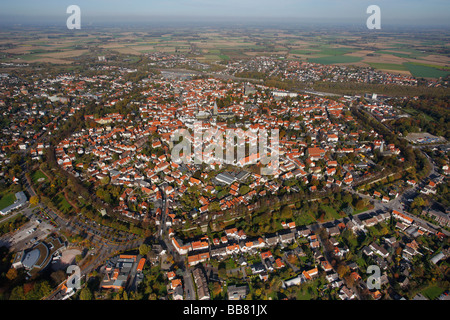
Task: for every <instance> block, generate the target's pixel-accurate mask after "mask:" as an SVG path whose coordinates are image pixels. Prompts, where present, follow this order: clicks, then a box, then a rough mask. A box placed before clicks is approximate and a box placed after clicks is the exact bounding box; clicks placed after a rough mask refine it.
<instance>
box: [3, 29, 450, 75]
mask: <svg viewBox="0 0 450 320" xmlns="http://www.w3.org/2000/svg"><path fill="white" fill-rule="evenodd" d="M445 43H447V42H446V41H445V39H440V35H438V34H437V35H434V34H433V36H432V37H425V36H424V37H420V38H418V39H415V38H414V37H411V36H409V35H408V34H407V33H405V34H400V35H398V34H390V33H386V34H383V33H381V34H380V35H377V37H372V36H370V35H368V34H367V33H364V32H360V33H358V32H347V33H346V32H343V33H342V32H341V33H339V34H338V33H336V34H331V33H329V32H327V33H325V34H324V33H323V32H318V31H317V32H312V31H301V30H283V29H261V28H250V27H248V28H244V29H242V30H236V29H232V30H227V29H225V30H222V29H216V28H199V29H192V30H190V31H186V30H183V29H173V30H172V29H171V30H164V31H159V30H157V29H156V30H152V29H150V30H149V29H142V30H139V29H138V30H135V31H133V32H131V31H120V30H114V29H113V30H106V29H98V30H96V29H94V30H90V31H89V32H86V31H83V30H79V31H77V32H73V33H68V32H67V31H65V32H61V31H60V30H58V31H56V30H47V31H45V30H31V31H30V32H27V33H19V32H17V31H7V30H5V31H1V32H0V62H15V63H28V64H33V63H46V62H47V63H53V64H59V65H71V64H74V63H76V62H77V61H80V59H84V60H85V61H89V60H91V61H96V59H97V57H98V56H99V55H117V54H118V55H125V56H128V57H136V58H135V59H134V58H130V59H132V60H133V61H137V59H138V57H140V56H142V55H145V54H150V53H154V52H163V53H170V54H181V55H184V56H186V57H187V58H190V59H196V60H198V61H199V62H202V63H210V64H216V63H218V62H220V63H223V64H225V63H227V62H233V60H237V59H250V58H252V57H255V56H277V57H282V58H286V59H290V60H301V61H309V62H313V63H319V64H325V65H330V64H353V65H356V66H360V67H372V68H374V69H377V70H381V71H387V72H393V73H401V74H406V75H413V76H416V77H424V78H439V77H443V76H446V75H448V74H449V72H450V54H449V53H448V45H447V46H446V45H445Z"/></svg>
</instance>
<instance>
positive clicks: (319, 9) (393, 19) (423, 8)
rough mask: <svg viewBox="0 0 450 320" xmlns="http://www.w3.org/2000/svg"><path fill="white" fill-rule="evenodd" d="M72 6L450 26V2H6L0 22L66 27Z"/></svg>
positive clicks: (125, 15)
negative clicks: (375, 11)
mask: <svg viewBox="0 0 450 320" xmlns="http://www.w3.org/2000/svg"><path fill="white" fill-rule="evenodd" d="M73 4H75V5H78V6H79V7H80V8H81V14H82V19H84V21H85V22H86V21H88V22H91V23H94V24H95V23H96V22H114V21H118V22H119V21H120V22H129V21H139V22H142V21H151V20H152V19H163V18H174V17H175V18H180V19H186V20H189V19H190V20H195V19H211V20H214V19H216V18H217V19H225V20H226V19H230V20H233V19H237V20H242V21H245V20H246V19H249V20H257V19H260V20H261V21H264V19H275V20H284V19H286V21H291V22H295V21H298V22H299V23H301V22H306V23H308V22H312V21H317V22H327V21H328V22H336V21H337V22H347V23H365V21H366V19H367V18H368V16H369V15H368V14H367V13H366V9H367V7H368V6H369V5H378V6H379V7H380V8H381V15H382V23H386V24H407V25H417V26H423V25H430V24H432V25H439V24H440V25H447V26H450V1H449V0H420V1H419V0H371V1H367V0H276V1H274V0H157V1H156V0H15V1H9V0H8V1H6V0H2V1H0V20H3V22H5V21H7V22H8V23H13V22H15V23H24V22H34V21H37V22H45V21H48V22H53V21H55V22H59V21H65V20H66V19H67V17H68V14H67V13H66V8H67V7H68V6H69V5H73Z"/></svg>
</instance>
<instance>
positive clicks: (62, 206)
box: [52, 193, 72, 213]
mask: <svg viewBox="0 0 450 320" xmlns="http://www.w3.org/2000/svg"><path fill="white" fill-rule="evenodd" d="M52 202H53V203H54V204H55V205H56V207H57V208H58V210H60V211H61V212H63V213H68V212H69V211H70V210H71V209H72V206H71V205H70V203H69V202H67V200H66V198H65V197H64V194H63V193H60V194H58V195H57V196H56V197H55V198H53V201H52Z"/></svg>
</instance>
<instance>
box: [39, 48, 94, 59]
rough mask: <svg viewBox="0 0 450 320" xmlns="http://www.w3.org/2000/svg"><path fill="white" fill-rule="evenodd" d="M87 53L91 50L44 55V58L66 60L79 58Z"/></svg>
mask: <svg viewBox="0 0 450 320" xmlns="http://www.w3.org/2000/svg"><path fill="white" fill-rule="evenodd" d="M86 52H89V50H68V51H62V52H52V53H42V56H43V57H49V58H55V59H64V58H73V57H78V56H81V55H83V54H85V53H86Z"/></svg>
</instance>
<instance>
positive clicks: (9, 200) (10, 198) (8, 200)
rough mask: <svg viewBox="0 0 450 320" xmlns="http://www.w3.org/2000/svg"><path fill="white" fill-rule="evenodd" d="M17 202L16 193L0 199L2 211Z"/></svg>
mask: <svg viewBox="0 0 450 320" xmlns="http://www.w3.org/2000/svg"><path fill="white" fill-rule="evenodd" d="M14 201H16V196H15V194H14V192H10V193H7V194H5V195H4V196H2V198H1V199H0V210H1V209H4V208H6V207H8V206H10V205H12V204H13V203H14Z"/></svg>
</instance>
